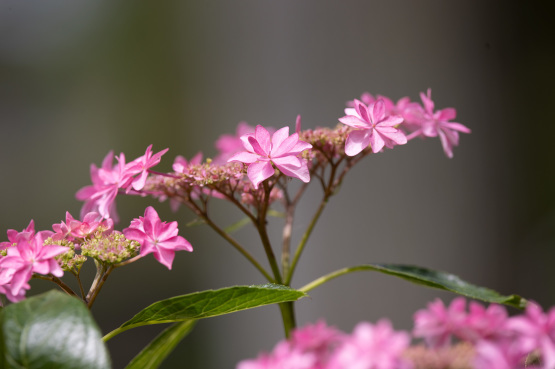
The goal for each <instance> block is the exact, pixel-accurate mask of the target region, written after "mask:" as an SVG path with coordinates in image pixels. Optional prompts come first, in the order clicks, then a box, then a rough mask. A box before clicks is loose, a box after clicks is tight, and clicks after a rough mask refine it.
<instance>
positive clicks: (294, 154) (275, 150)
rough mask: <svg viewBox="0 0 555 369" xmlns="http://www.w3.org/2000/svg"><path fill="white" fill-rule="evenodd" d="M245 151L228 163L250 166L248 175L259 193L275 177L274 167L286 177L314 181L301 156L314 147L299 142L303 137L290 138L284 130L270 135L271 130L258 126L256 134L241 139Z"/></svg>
mask: <svg viewBox="0 0 555 369" xmlns="http://www.w3.org/2000/svg"><path fill="white" fill-rule="evenodd" d="M241 140H242V142H243V147H244V149H246V150H247V151H243V152H240V153H237V154H235V155H233V156H232V157H231V158H229V159H228V162H231V161H237V162H242V163H245V164H248V165H249V167H248V169H247V175H248V177H249V179H250V180H251V182H252V183H253V185H254V188H255V189H257V188H258V185H259V184H260V183H261V182H262V181H264V180H265V179H267V178H270V177H271V176H272V175H274V167H273V166H272V163H273V164H274V165H275V166H276V167H277V168H278V169H279V170H280V171H281V172H282V173H283V174H285V175H286V176H289V177H294V178H298V179H300V180H301V181H303V182H305V183H306V182H309V181H310V173H309V172H308V167H307V163H306V160H304V159H302V158H299V155H300V154H301V153H302V152H303V151H305V150H308V149H310V148H312V145H311V144H309V143H306V142H304V141H300V140H299V135H298V134H297V133H293V134H292V135H291V136H289V127H283V128H281V129H279V130H277V131H276V132H275V133H274V134H273V135H270V133H269V132H268V130H267V129H266V128H264V127H262V126H260V125H258V126H256V129H255V132H254V134H247V135H244V136H241Z"/></svg>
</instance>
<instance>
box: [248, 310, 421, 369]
mask: <svg viewBox="0 0 555 369" xmlns="http://www.w3.org/2000/svg"><path fill="white" fill-rule="evenodd" d="M409 343H410V336H409V334H408V333H406V332H397V331H394V330H393V328H392V326H391V323H390V322H389V321H388V320H385V319H384V320H380V321H379V322H377V323H376V324H371V323H368V322H361V323H359V324H358V325H357V326H356V327H355V328H354V330H353V332H352V334H350V335H349V334H345V333H343V332H340V331H339V330H337V329H335V328H332V327H328V326H327V325H326V324H325V323H324V322H322V321H321V322H319V323H317V324H315V325H307V326H305V327H303V328H299V329H297V330H295V331H293V333H292V335H291V339H290V340H285V341H281V342H279V343H278V344H277V345H276V347H275V348H274V350H273V351H272V352H271V353H270V354H266V353H263V354H261V355H260V356H259V357H258V358H257V359H253V360H244V361H242V362H240V363H239V364H238V365H237V369H278V368H287V369H353V368H356V369H405V368H406V369H409V368H411V366H410V362H409V361H408V360H407V359H406V358H404V357H403V356H402V354H403V352H404V351H405V349H406V348H407V347H408V345H409Z"/></svg>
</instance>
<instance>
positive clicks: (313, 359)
mask: <svg viewBox="0 0 555 369" xmlns="http://www.w3.org/2000/svg"><path fill="white" fill-rule="evenodd" d="M414 323H415V327H414V330H413V332H412V336H413V337H415V338H424V340H425V342H426V344H427V345H426V346H425V345H422V344H413V345H410V336H411V335H410V334H409V333H408V332H404V331H394V330H393V329H392V327H391V324H390V322H389V321H388V320H385V319H384V320H380V321H378V322H377V323H376V324H371V323H367V322H361V323H359V324H358V325H357V326H356V327H355V328H354V330H353V332H352V333H351V334H345V333H342V332H340V331H339V330H337V329H335V328H331V327H328V326H327V325H326V324H325V323H324V322H318V323H317V324H314V325H307V326H305V327H302V328H299V329H297V330H295V331H293V333H292V335H291V338H290V339H289V340H284V341H281V342H279V343H278V344H277V345H276V346H275V348H274V350H273V351H272V352H271V353H262V354H261V355H259V357H258V358H256V359H249V360H244V361H242V362H240V363H239V364H238V365H237V369H274V368H288V369H301V368H302V369H351V368H357V369H403V368H407V369H408V368H411V369H463V368H468V369H522V368H525V367H527V368H536V369H552V368H554V367H555V308H553V309H552V310H550V311H549V312H547V313H544V312H543V311H542V310H541V308H540V307H539V306H538V305H536V304H535V303H529V304H528V305H527V308H526V311H525V312H524V314H521V315H517V316H514V317H509V316H508V314H507V311H506V310H505V308H503V307H502V306H500V305H495V304H492V305H490V306H489V307H487V308H485V307H484V306H483V305H481V304H479V303H477V302H475V301H471V302H470V306H469V309H468V311H467V310H466V301H465V299H464V298H462V297H459V298H456V299H455V300H453V301H452V302H451V304H450V305H449V306H448V307H446V306H445V305H444V304H443V302H442V301H441V300H439V299H437V300H436V301H434V302H432V303H430V304H429V305H428V308H427V309H423V310H419V311H417V312H416V313H415V315H414ZM452 337H454V338H456V339H457V342H456V343H453V342H451V338H452Z"/></svg>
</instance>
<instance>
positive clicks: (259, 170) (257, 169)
mask: <svg viewBox="0 0 555 369" xmlns="http://www.w3.org/2000/svg"><path fill="white" fill-rule="evenodd" d="M274 172H275V171H274V167H272V164H271V163H270V162H269V161H264V162H258V163H252V164H251V165H249V167H248V169H247V176H248V177H249V179H250V181H251V182H252V184H253V185H254V188H255V189H258V185H259V184H260V182H262V181H264V180H265V179H268V178H270V177H271V176H273V175H274Z"/></svg>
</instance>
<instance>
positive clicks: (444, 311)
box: [413, 297, 467, 347]
mask: <svg viewBox="0 0 555 369" xmlns="http://www.w3.org/2000/svg"><path fill="white" fill-rule="evenodd" d="M465 307H466V301H465V299H464V298H463V297H457V298H456V299H454V300H453V301H452V302H451V304H450V305H449V308H446V307H445V305H444V304H443V301H441V300H440V299H436V300H435V301H433V302H431V303H429V304H428V309H423V310H418V311H417V312H416V313H415V314H414V330H413V334H414V336H415V337H423V338H424V340H425V341H426V343H427V344H428V345H429V346H431V347H441V346H445V345H448V344H449V343H450V338H451V335H453V334H459V332H460V331H461V327H463V326H464V323H465V321H466V315H467V314H466V311H465Z"/></svg>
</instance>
